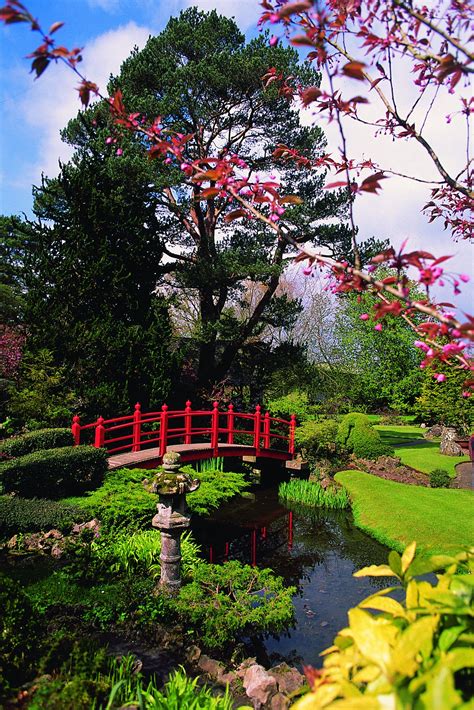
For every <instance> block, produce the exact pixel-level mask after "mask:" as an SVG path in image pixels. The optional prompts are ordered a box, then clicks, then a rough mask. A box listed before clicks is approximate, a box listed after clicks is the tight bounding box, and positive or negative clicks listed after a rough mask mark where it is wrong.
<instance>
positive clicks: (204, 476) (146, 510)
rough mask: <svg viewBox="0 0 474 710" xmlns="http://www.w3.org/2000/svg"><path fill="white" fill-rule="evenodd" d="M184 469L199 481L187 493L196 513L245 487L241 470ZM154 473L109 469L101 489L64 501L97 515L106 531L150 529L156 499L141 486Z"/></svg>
mask: <svg viewBox="0 0 474 710" xmlns="http://www.w3.org/2000/svg"><path fill="white" fill-rule="evenodd" d="M209 468H211V467H209ZM183 470H184V471H187V472H188V473H190V474H191V475H192V476H193V478H199V480H200V481H201V485H200V487H199V488H198V490H197V491H195V492H194V493H191V494H189V495H188V496H187V502H188V507H189V508H190V510H191V511H192V512H194V513H197V514H199V515H209V514H210V513H211V512H212V510H215V509H216V508H218V507H219V506H220V505H221V504H222V503H224V502H225V501H227V500H230V499H231V498H233V497H234V496H236V495H240V494H241V493H242V492H243V491H244V490H245V489H246V488H247V487H248V483H247V482H246V481H245V477H244V474H241V473H231V472H223V471H213V470H209V471H206V472H203V473H197V472H196V471H195V469H194V468H192V467H191V466H184V467H183ZM154 473H155V471H153V470H150V471H143V469H140V468H137V469H126V468H122V469H119V470H117V471H109V472H108V473H107V474H106V477H105V480H104V483H103V484H102V486H101V487H100V488H97V489H96V490H95V491H92V492H91V493H88V494H87V495H85V496H80V497H78V496H75V497H72V498H68V499H67V501H66V502H67V503H70V504H71V505H74V506H78V507H80V508H82V509H83V510H84V511H85V513H86V515H87V516H88V517H91V518H92V517H96V518H99V519H100V521H101V522H102V524H103V526H104V529H105V530H116V531H117V530H127V531H134V530H140V529H143V528H149V527H150V523H151V519H152V518H153V516H154V515H155V513H156V504H157V502H158V499H157V496H156V495H155V494H153V493H151V492H150V491H149V490H147V488H146V487H145V486H144V485H143V480H144V478H145V475H146V476H147V477H148V478H151V477H152V476H153V474H154Z"/></svg>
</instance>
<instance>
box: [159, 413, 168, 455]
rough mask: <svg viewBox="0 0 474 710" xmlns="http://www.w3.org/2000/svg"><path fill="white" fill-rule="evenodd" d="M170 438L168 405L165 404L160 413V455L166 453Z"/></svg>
mask: <svg viewBox="0 0 474 710" xmlns="http://www.w3.org/2000/svg"><path fill="white" fill-rule="evenodd" d="M167 440H168V405H167V404H163V406H162V407H161V415H160V456H164V455H165V453H166V444H167Z"/></svg>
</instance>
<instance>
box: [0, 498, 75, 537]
mask: <svg viewBox="0 0 474 710" xmlns="http://www.w3.org/2000/svg"><path fill="white" fill-rule="evenodd" d="M83 519H84V515H83V511H82V510H81V508H78V507H75V506H72V505H65V504H64V503H62V502H59V501H54V500H46V499H44V498H19V497H18V496H0V535H1V536H7V535H14V534H15V533H25V532H39V531H40V530H42V531H46V530H51V529H52V528H55V529H57V530H61V531H62V532H67V531H68V530H69V529H70V528H71V526H72V524H73V523H74V522H79V521H82V520H83Z"/></svg>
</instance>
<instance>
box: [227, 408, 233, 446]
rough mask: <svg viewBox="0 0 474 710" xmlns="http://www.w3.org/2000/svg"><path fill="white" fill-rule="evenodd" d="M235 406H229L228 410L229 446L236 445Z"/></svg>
mask: <svg viewBox="0 0 474 710" xmlns="http://www.w3.org/2000/svg"><path fill="white" fill-rule="evenodd" d="M234 420H235V416H234V405H233V404H229V408H228V410H227V443H228V444H233V443H234Z"/></svg>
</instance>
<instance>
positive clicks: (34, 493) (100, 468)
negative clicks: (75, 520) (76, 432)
mask: <svg viewBox="0 0 474 710" xmlns="http://www.w3.org/2000/svg"><path fill="white" fill-rule="evenodd" d="M106 471H107V452H106V450H105V449H95V448H94V447H92V446H74V447H72V446H71V447H69V446H66V447H64V448H61V449H46V450H45V451H35V452H34V453H32V454H27V455H26V456H20V457H19V458H17V459H13V460H12V461H6V462H5V463H2V464H0V486H1V487H2V489H3V492H4V493H12V492H13V493H18V494H19V495H22V496H24V497H25V498H44V497H45V496H48V498H61V497H63V496H68V495H75V494H77V493H82V492H84V491H88V490H92V489H94V488H97V486H99V485H100V484H101V483H102V481H103V479H104V476H105V473H106Z"/></svg>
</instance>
